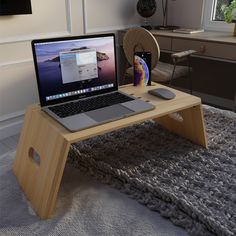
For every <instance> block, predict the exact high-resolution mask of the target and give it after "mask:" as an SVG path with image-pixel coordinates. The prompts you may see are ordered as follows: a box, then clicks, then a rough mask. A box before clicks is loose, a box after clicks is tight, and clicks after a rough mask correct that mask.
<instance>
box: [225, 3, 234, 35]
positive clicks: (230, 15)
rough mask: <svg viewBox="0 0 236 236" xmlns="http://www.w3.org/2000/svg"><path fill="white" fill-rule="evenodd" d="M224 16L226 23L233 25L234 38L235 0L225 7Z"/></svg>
mask: <svg viewBox="0 0 236 236" xmlns="http://www.w3.org/2000/svg"><path fill="white" fill-rule="evenodd" d="M224 16H225V21H226V22H227V23H234V36H236V0H233V1H232V2H231V3H230V4H229V6H227V7H225V9H224Z"/></svg>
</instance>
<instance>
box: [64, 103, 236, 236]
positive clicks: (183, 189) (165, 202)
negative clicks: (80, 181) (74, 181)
mask: <svg viewBox="0 0 236 236" xmlns="http://www.w3.org/2000/svg"><path fill="white" fill-rule="evenodd" d="M204 116H205V125H206V132H207V135H208V145H209V149H204V148H202V147H200V146H197V145H195V144H193V143H191V142H190V141H187V140H185V139H183V138H181V137H179V136H177V135H175V134H172V133H170V132H168V131H166V130H165V129H163V128H161V127H160V126H159V125H158V124H156V123H154V122H153V121H147V122H144V123H141V124H138V125H134V126H131V127H128V128H124V129H122V130H119V131H115V132H111V133H109V134H105V135H102V136H98V137H95V138H91V139H89V140H86V141H83V142H81V143H76V144H74V145H72V147H71V150H70V153H69V158H68V162H70V163H72V164H73V165H74V166H75V167H77V168H79V169H80V170H82V171H85V172H87V173H88V174H90V175H92V176H94V177H95V178H96V179H98V180H100V181H101V182H103V183H106V184H109V185H111V186H112V187H115V188H117V189H119V190H120V191H121V192H124V193H126V194H128V195H130V197H132V198H134V199H136V200H137V201H138V202H140V203H141V204H144V205H146V206H147V207H148V208H150V209H151V210H154V211H158V212H159V213H160V214H161V215H162V216H164V217H167V218H169V219H170V220H171V221H172V222H173V223H174V224H176V225H179V226H182V227H183V228H185V230H186V231H187V232H188V233H189V234H190V235H194V236H195V235H196V236H201V235H204V236H205V235H236V114H235V113H233V112H227V111H222V110H220V109H216V108H212V107H209V106H204Z"/></svg>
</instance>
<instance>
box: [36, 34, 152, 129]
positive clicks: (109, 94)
mask: <svg viewBox="0 0 236 236" xmlns="http://www.w3.org/2000/svg"><path fill="white" fill-rule="evenodd" d="M32 50H33V58H34V65H35V71H36V78H37V84H38V91H39V99H40V105H41V108H42V110H43V111H44V112H46V113H48V114H49V115H50V116H51V117H53V118H54V119H56V120H57V121H58V122H59V123H60V124H62V125H63V126H64V127H65V128H67V129H68V130H69V131H71V132H75V131H78V130H82V129H85V128H89V127H92V126H96V125H100V124H103V123H107V122H111V121H114V120H118V119H122V118H124V117H128V116H131V115H135V114H138V113H141V112H145V111H149V110H152V109H154V106H153V105H152V104H150V103H147V102H144V101H142V100H140V99H137V98H134V97H132V96H130V95H128V94H124V93H122V92H120V91H118V79H117V64H116V43H115V35H114V34H112V33H109V34H99V35H89V36H88V35H86V36H85V35H84V36H76V37H74V36H73V37H64V38H53V39H40V40H33V41H32Z"/></svg>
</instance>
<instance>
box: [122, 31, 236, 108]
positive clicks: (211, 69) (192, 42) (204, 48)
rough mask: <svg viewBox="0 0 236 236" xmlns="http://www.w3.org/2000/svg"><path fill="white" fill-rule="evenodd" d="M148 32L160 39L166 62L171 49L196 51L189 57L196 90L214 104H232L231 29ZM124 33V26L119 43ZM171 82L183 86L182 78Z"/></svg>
mask: <svg viewBox="0 0 236 236" xmlns="http://www.w3.org/2000/svg"><path fill="white" fill-rule="evenodd" d="M151 33H152V34H153V35H154V37H155V38H156V39H157V41H158V43H159V46H160V49H161V60H163V61H167V62H168V61H169V60H170V57H169V54H170V53H172V52H178V51H183V50H188V49H194V50H196V51H198V53H197V54H196V56H194V57H193V58H192V60H191V64H192V67H193V74H192V76H193V90H194V91H195V94H197V95H199V96H201V97H202V99H203V101H206V102H208V103H212V104H214V105H218V106H222V107H226V108H230V109H233V108H234V107H235V96H236V37H233V36H232V33H225V32H202V33H197V34H180V33H173V32H171V31H159V30H152V31H151ZM124 34H125V31H124V30H123V31H119V33H118V36H119V37H118V38H119V40H118V41H119V44H120V45H121V46H122V41H123V36H124ZM123 56H124V55H123V54H122V53H121V58H120V60H121V62H122V60H124V58H123ZM121 64H122V63H121ZM123 69H124V68H123ZM121 70H122V68H121ZM174 85H175V86H177V87H181V88H185V82H184V81H181V80H180V81H177V80H176V81H175V82H174Z"/></svg>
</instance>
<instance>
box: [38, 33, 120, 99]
mask: <svg viewBox="0 0 236 236" xmlns="http://www.w3.org/2000/svg"><path fill="white" fill-rule="evenodd" d="M35 56H36V62H37V68H38V80H39V86H40V92H41V93H40V94H41V97H43V98H45V99H46V98H47V99H48V98H50V99H49V100H51V97H52V96H54V97H53V99H55V98H60V97H57V96H59V94H68V93H67V92H70V91H77V90H79V91H80V90H81V91H82V92H83V90H84V89H86V88H88V89H89V88H98V90H99V89H103V88H107V86H108V85H109V86H110V87H114V86H116V85H115V83H116V69H115V52H114V39H113V37H112V36H111V37H101V38H86V39H73V40H66V41H56V42H40V43H37V44H36V45H35ZM84 92H90V91H88V90H87V91H86V90H84ZM72 95H76V94H72Z"/></svg>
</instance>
